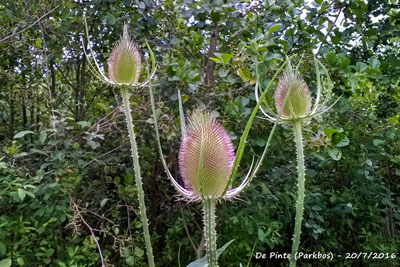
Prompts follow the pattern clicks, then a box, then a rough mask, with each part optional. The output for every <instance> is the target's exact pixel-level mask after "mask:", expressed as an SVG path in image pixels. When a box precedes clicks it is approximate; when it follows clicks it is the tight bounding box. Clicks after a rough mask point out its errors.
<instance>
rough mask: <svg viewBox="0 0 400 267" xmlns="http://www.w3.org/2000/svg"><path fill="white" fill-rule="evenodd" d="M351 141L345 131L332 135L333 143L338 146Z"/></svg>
mask: <svg viewBox="0 0 400 267" xmlns="http://www.w3.org/2000/svg"><path fill="white" fill-rule="evenodd" d="M349 143H350V139H349V138H348V137H347V136H346V135H345V134H343V133H335V134H333V135H332V144H333V145H334V146H337V147H344V146H347V145H348V144H349Z"/></svg>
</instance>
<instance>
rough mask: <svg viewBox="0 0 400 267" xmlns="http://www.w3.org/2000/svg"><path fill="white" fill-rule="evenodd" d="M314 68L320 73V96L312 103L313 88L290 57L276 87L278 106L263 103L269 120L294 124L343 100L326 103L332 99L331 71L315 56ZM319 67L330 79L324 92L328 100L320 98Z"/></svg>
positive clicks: (256, 94) (318, 94) (276, 104)
mask: <svg viewBox="0 0 400 267" xmlns="http://www.w3.org/2000/svg"><path fill="white" fill-rule="evenodd" d="M314 60H315V69H316V74H317V95H316V98H315V102H314V105H313V103H312V97H311V91H310V89H309V88H308V85H307V83H306V82H305V81H304V79H303V78H302V77H301V76H300V74H299V73H298V72H297V69H296V70H294V69H293V68H292V66H291V64H290V62H289V60H288V62H287V67H286V69H285V71H284V73H283V74H282V75H281V77H280V78H279V81H278V85H277V88H276V90H275V94H274V98H275V108H276V111H274V110H273V109H272V108H271V107H270V106H269V105H268V103H266V102H264V104H265V107H264V108H263V107H262V106H261V105H260V110H261V112H262V113H263V114H264V115H265V117H266V119H267V120H269V121H271V122H273V123H275V122H276V121H278V123H292V122H295V121H298V120H302V121H305V120H306V119H309V118H312V117H315V116H319V115H321V114H323V113H325V112H327V111H328V110H330V109H331V108H332V107H333V106H334V105H335V104H336V103H337V101H338V100H339V99H340V98H338V99H337V100H336V101H335V102H334V103H333V104H332V105H331V106H329V107H327V103H328V101H329V100H330V98H331V89H332V82H331V80H330V78H329V75H328V72H327V70H326V69H325V67H324V66H323V65H322V64H321V63H320V62H319V61H318V60H317V59H316V58H314ZM320 68H322V69H323V70H324V73H325V74H326V80H327V88H326V92H325V93H324V96H325V99H324V100H323V101H321V99H322V96H323V92H322V86H321V76H320ZM258 91H259V87H258V83H257V84H256V87H255V96H256V100H257V101H258V99H259V96H258Z"/></svg>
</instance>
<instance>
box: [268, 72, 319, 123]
mask: <svg viewBox="0 0 400 267" xmlns="http://www.w3.org/2000/svg"><path fill="white" fill-rule="evenodd" d="M286 96H287V99H286V103H285V105H284V107H283V110H282V115H281V116H282V119H286V120H297V119H299V118H304V117H306V116H308V115H309V114H310V113H311V108H312V98H311V92H310V89H309V88H308V86H307V84H306V82H305V81H304V80H303V78H302V77H301V76H300V75H299V74H297V73H295V72H293V70H292V69H291V68H287V69H286V71H285V72H284V74H283V75H282V77H281V78H280V79H279V82H278V87H277V89H276V91H275V106H276V110H277V112H278V113H279V112H281V108H282V105H283V103H284V101H285V98H286Z"/></svg>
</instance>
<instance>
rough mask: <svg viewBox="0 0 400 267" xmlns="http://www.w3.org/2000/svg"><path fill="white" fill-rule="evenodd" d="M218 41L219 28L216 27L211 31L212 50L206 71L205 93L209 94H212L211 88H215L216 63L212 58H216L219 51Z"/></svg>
mask: <svg viewBox="0 0 400 267" xmlns="http://www.w3.org/2000/svg"><path fill="white" fill-rule="evenodd" d="M217 41H218V26H217V25H214V27H213V28H212V29H211V36H210V48H209V49H208V54H207V57H208V59H207V62H206V67H205V71H204V74H205V75H204V84H203V85H204V93H205V94H208V93H210V92H211V88H212V87H213V82H214V69H215V62H214V61H213V60H211V57H214V56H215V54H214V53H215V52H216V51H217Z"/></svg>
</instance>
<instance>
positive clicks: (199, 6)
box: [0, 0, 400, 267]
mask: <svg viewBox="0 0 400 267" xmlns="http://www.w3.org/2000/svg"><path fill="white" fill-rule="evenodd" d="M367 2H368V3H367ZM84 13H85V14H86V16H87V20H88V25H89V31H90V35H91V38H92V40H93V46H94V49H95V51H96V56H97V59H98V60H99V61H100V62H103V63H104V64H105V63H106V61H107V58H108V55H109V53H110V51H111V49H112V47H113V45H114V44H115V42H116V41H117V40H118V39H119V36H120V34H121V32H122V26H123V23H124V22H127V23H128V24H129V26H130V32H131V33H132V35H133V36H134V37H135V40H136V42H137V43H138V44H139V46H140V48H141V52H142V58H145V57H146V56H147V55H148V53H147V51H146V48H145V45H144V41H145V40H148V42H149V44H150V46H151V47H152V49H153V50H154V51H155V53H156V57H157V61H158V63H159V68H158V73H157V75H156V82H155V83H156V84H157V86H156V87H155V90H156V92H155V94H156V102H157V103H156V104H157V107H158V110H157V112H158V115H159V123H160V127H161V135H162V136H161V137H162V143H163V145H164V147H163V149H164V153H165V154H166V155H165V156H166V160H167V162H168V163H169V164H170V169H171V170H174V173H173V174H174V176H175V177H179V171H178V165H177V153H178V149H179V142H180V137H179V136H180V129H179V112H178V105H177V104H178V100H177V99H178V98H177V90H178V89H180V90H181V92H182V95H183V96H182V99H183V101H184V108H185V110H186V111H187V112H189V111H190V110H193V109H194V108H196V107H203V108H207V109H208V110H212V111H214V113H215V115H216V116H218V119H219V120H220V121H221V122H223V125H224V127H225V128H226V129H227V130H228V131H229V133H230V135H231V136H232V139H233V142H234V144H235V145H237V144H238V137H240V136H241V134H242V131H243V129H244V128H245V124H246V122H247V119H248V117H249V115H250V112H251V110H252V108H253V107H254V106H255V103H256V102H255V100H254V95H253V90H254V83H255V67H256V64H259V66H258V68H259V72H260V78H261V81H262V83H263V84H266V83H267V82H268V80H269V79H270V78H271V77H272V75H273V73H274V72H275V71H276V69H277V66H279V65H280V64H281V63H282V60H283V58H284V55H285V54H290V55H292V54H295V55H297V57H296V58H297V61H298V60H299V59H300V57H302V61H301V64H300V72H301V73H302V74H303V75H304V78H305V80H306V81H307V83H308V85H309V86H310V88H311V90H312V91H315V89H316V81H315V72H314V67H313V60H312V53H315V54H317V56H318V57H319V58H320V60H321V61H322V62H323V64H324V65H325V66H326V68H327V69H328V71H329V72H330V74H331V78H332V81H333V82H334V93H335V95H336V96H337V97H339V96H341V99H340V101H339V102H338V103H337V104H336V105H335V107H334V108H333V109H332V111H330V112H329V113H327V114H325V115H324V116H323V117H321V118H320V119H319V120H313V121H311V122H310V124H309V125H308V126H307V128H306V131H305V139H306V151H305V155H306V167H307V171H306V175H307V177H306V179H307V180H306V200H305V201H306V202H305V218H304V224H303V233H302V237H301V244H300V250H302V251H304V252H314V251H315V252H318V251H320V252H333V253H337V254H340V255H342V257H341V258H339V257H335V258H334V259H333V260H332V261H331V264H332V265H335V266H398V265H399V263H400V260H399V257H400V254H399V247H400V238H399V231H400V183H399V178H400V134H399V126H400V125H399V116H400V115H399V114H400V106H399V101H400V85H399V80H400V37H399V36H400V7H399V1H398V0H379V1H363V0H315V1H306V2H304V1H301V0H299V1H288V0H287V1H283V0H282V1H280V0H276V1H275V0H266V1H239V0H226V1H221V0H214V1H209V0H204V1H203V0H199V1H195V0H179V1H172V0H164V1H149V0H140V1H139V0H138V1H136V0H133V1H132V0H123V1H117V0H108V1H106V0H93V1H72V0H65V1H47V0H35V1H31V0H15V1H10V0H0V49H1V50H0V51H1V53H0V81H1V83H0V266H1V267H3V266H10V265H11V262H12V266H60V267H63V266H100V259H99V255H98V250H97V247H96V244H95V242H94V240H93V237H92V236H93V235H95V236H96V237H97V238H98V240H99V244H100V246H101V249H102V252H103V255H104V257H105V260H106V262H107V265H108V266H145V265H146V259H145V255H144V240H143V237H142V232H141V224H140V219H139V217H138V203H137V200H136V187H135V184H134V179H133V169H132V164H131V160H130V156H129V140H128V139H127V134H126V132H125V124H124V120H123V117H122V116H123V113H122V111H121V110H120V107H121V104H120V99H119V94H118V92H116V90H117V89H115V88H112V87H109V86H105V85H103V84H101V83H100V82H99V81H98V80H97V79H96V78H95V77H94V76H93V75H92V74H91V73H90V72H89V70H88V66H87V65H88V62H87V59H86V58H85V56H84V54H83V48H82V44H81V41H80V40H81V37H82V36H84V26H83V20H82V17H83V14H84ZM83 45H84V46H87V43H86V42H84V44H83ZM105 65H106V64H105ZM271 97H272V94H271ZM131 102H132V110H133V116H134V120H135V124H136V128H135V131H136V132H137V133H138V142H139V146H140V147H139V150H140V162H141V165H142V172H143V179H144V186H145V192H146V198H147V199H146V203H147V207H148V216H149V220H150V229H151V233H152V241H153V248H154V254H155V258H156V261H157V265H158V266H178V262H180V264H181V266H186V265H187V264H188V263H189V262H192V261H193V260H195V259H196V255H198V254H203V253H204V240H203V239H202V221H201V207H200V206H199V204H198V203H186V202H184V201H177V197H176V191H175V190H174V189H173V187H172V186H171V184H170V183H169V181H168V180H167V178H166V176H165V174H164V172H163V169H162V166H161V163H160V160H159V156H158V153H157V144H156V143H155V133H154V131H153V127H152V120H151V110H150V104H149V98H148V91H147V89H141V90H139V91H135V92H133V94H132V97H131ZM271 127H272V125H271V124H270V123H268V122H267V121H265V120H262V119H256V120H255V122H254V127H253V128H252V130H251V132H250V136H249V139H248V143H247V148H246V152H245V156H244V159H243V162H242V164H241V168H242V171H243V173H244V172H245V171H246V168H248V167H249V166H250V163H251V160H252V157H253V156H256V157H257V156H260V154H261V152H262V149H263V146H264V145H265V142H266V139H267V136H268V134H269V131H270V130H271ZM291 135H292V133H291V131H290V129H288V128H287V127H285V126H282V127H279V128H278V131H277V133H276V135H275V136H274V138H273V142H272V147H271V149H270V151H269V153H268V155H267V158H266V159H265V161H264V164H263V167H262V170H261V171H260V172H259V174H258V176H257V177H256V179H255V180H254V181H253V182H252V183H251V185H250V186H249V187H248V188H247V189H246V190H245V191H244V193H243V194H242V195H241V196H240V200H234V201H230V202H226V203H221V204H220V207H218V209H217V216H218V218H217V220H218V222H217V232H218V233H219V238H218V246H222V245H223V244H225V243H226V242H227V241H229V240H231V239H235V241H234V242H233V243H232V244H231V245H230V247H229V248H228V249H227V250H226V251H225V252H224V254H223V256H222V258H221V260H220V265H221V266H239V263H242V264H243V265H246V264H247V262H248V261H249V259H251V260H250V266H285V265H286V264H287V262H286V261H282V260H273V259H267V260H256V259H255V257H254V254H255V252H263V253H269V252H271V251H275V252H280V253H284V252H289V251H290V247H291V237H292V233H293V223H294V202H295V197H296V172H295V156H294V155H295V151H294V146H293V144H292V136H291ZM238 178H240V177H238ZM237 182H239V179H238V180H237ZM91 231H92V232H91ZM252 251H253V256H252ZM347 252H378V253H388V255H389V256H390V255H391V254H392V253H395V255H396V256H397V257H396V258H394V259H379V260H371V259H369V260H367V259H351V260H349V259H348V260H345V259H344V258H343V257H344V256H345V253H347ZM386 255H387V254H385V256H386ZM299 265H300V266H327V261H324V260H320V261H319V260H302V261H301V262H300V263H299Z"/></svg>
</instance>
